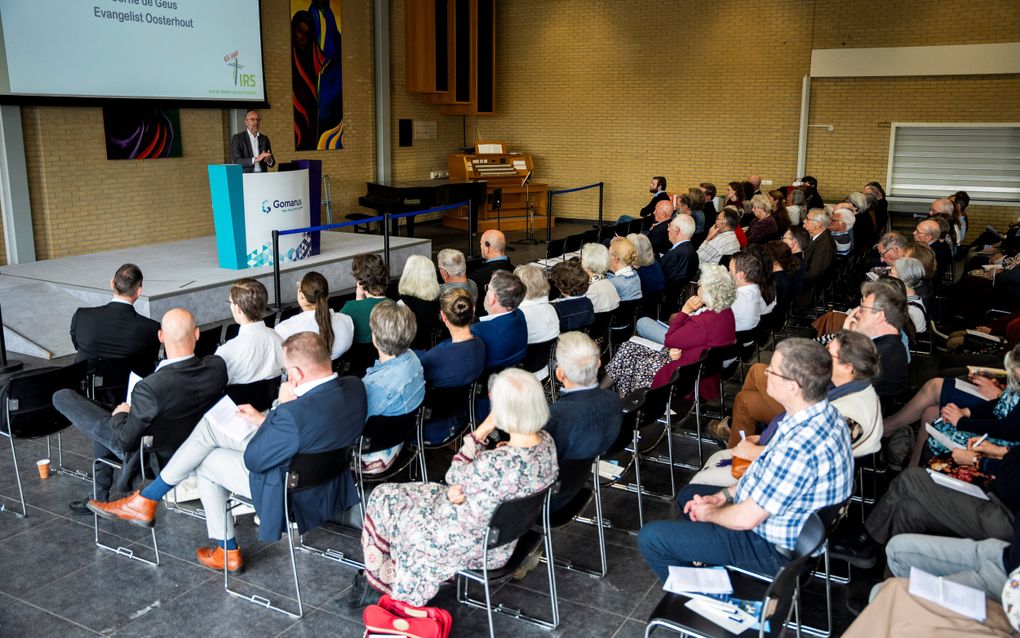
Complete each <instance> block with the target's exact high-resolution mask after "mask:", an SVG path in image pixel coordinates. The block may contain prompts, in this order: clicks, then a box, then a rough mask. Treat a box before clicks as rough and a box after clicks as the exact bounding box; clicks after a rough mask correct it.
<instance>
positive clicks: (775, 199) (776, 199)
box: [769, 189, 793, 239]
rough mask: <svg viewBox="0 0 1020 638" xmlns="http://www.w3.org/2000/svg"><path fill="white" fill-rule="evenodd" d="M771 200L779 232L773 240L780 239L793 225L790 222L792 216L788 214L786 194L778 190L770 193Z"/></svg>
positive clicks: (773, 215)
mask: <svg viewBox="0 0 1020 638" xmlns="http://www.w3.org/2000/svg"><path fill="white" fill-rule="evenodd" d="M769 200H770V201H771V202H772V217H774V218H775V220H776V225H777V226H778V227H779V232H777V233H776V236H775V237H773V239H780V238H781V237H782V236H783V233H785V232H786V229H787V228H789V227H790V226H792V225H793V222H791V221H790V214H789V213H788V212H786V194H785V193H783V191H781V190H779V189H776V190H771V191H769Z"/></svg>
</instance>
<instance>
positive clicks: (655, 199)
mask: <svg viewBox="0 0 1020 638" xmlns="http://www.w3.org/2000/svg"><path fill="white" fill-rule="evenodd" d="M664 199H669V193H667V192H666V191H659V192H658V193H656V194H655V195H652V199H651V201H649V202H648V205H647V206H645V207H644V208H642V209H641V216H642V217H648V216H649V215H651V214H652V213H653V212H655V205H656V204H658V203H659V202H661V201H662V200H664Z"/></svg>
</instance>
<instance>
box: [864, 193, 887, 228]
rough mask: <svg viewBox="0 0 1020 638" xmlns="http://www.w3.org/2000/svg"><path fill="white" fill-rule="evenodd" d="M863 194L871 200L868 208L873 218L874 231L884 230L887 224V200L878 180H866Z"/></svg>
mask: <svg viewBox="0 0 1020 638" xmlns="http://www.w3.org/2000/svg"><path fill="white" fill-rule="evenodd" d="M864 194H865V195H866V196H867V197H868V198H869V199H870V200H871V201H872V202H873V203H872V204H871V207H870V208H871V212H872V213H873V214H874V218H875V233H876V234H882V233H884V232H886V229H887V227H888V225H889V201H888V200H887V199H886V198H885V189H884V188H882V185H881V184H879V183H878V182H868V183H867V184H866V185H865V186H864Z"/></svg>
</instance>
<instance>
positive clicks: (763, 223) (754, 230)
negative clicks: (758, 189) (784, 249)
mask: <svg viewBox="0 0 1020 638" xmlns="http://www.w3.org/2000/svg"><path fill="white" fill-rule="evenodd" d="M772 208H773V205H772V199H771V198H770V197H769V196H768V195H762V194H761V193H759V194H757V195H755V196H754V197H752V198H751V213H753V214H754V219H753V220H752V221H751V225H750V226H748V227H747V242H748V243H749V244H763V243H765V242H767V241H772V240H773V239H778V238H779V237H780V236H781V235H782V233H781V232H780V231H779V222H778V221H776V218H775V217H773V216H772Z"/></svg>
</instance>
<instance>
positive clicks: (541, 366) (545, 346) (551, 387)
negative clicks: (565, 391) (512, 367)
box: [520, 339, 557, 401]
mask: <svg viewBox="0 0 1020 638" xmlns="http://www.w3.org/2000/svg"><path fill="white" fill-rule="evenodd" d="M556 341H557V340H556V339H550V340H548V341H542V342H540V343H529V344H528V349H527V351H526V352H525V353H524V358H523V359H521V363H520V367H521V368H523V369H525V370H527V371H528V372H530V373H531V374H533V375H535V378H536V379H538V380H539V381H541V382H542V384H543V385H546V386H547V387H546V392H547V393H548V394H549V396H550V400H552V401H555V400H556V397H555V396H554V394H555V392H556V377H555V376H554V374H553V369H552V363H553V349H554V348H555V347H556Z"/></svg>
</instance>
